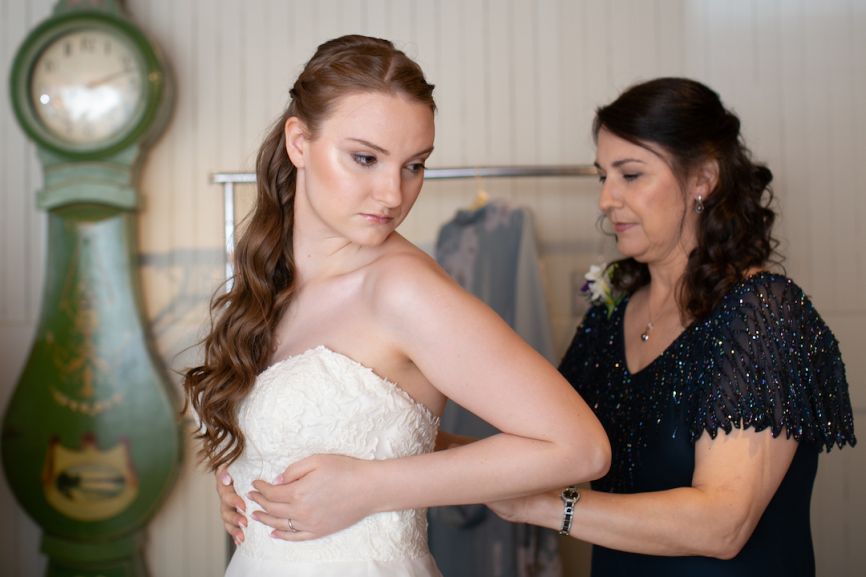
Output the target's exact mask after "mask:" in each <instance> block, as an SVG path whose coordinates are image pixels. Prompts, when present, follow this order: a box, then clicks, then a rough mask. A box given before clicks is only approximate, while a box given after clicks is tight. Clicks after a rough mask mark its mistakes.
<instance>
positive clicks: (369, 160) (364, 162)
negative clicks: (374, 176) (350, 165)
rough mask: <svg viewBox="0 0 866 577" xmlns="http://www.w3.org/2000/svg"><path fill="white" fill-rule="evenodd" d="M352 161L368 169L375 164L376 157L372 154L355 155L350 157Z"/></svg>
mask: <svg viewBox="0 0 866 577" xmlns="http://www.w3.org/2000/svg"><path fill="white" fill-rule="evenodd" d="M352 160H354V161H355V162H357V163H358V164H360V165H361V166H363V167H365V168H369V167H370V166H373V165H374V164H376V157H375V156H373V155H372V154H361V153H355V154H353V155H352Z"/></svg>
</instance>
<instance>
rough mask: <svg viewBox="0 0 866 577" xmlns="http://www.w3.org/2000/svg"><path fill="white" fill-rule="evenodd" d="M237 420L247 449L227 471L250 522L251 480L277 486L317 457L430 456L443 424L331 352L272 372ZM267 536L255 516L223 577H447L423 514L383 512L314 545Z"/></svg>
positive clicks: (318, 351) (307, 355)
mask: <svg viewBox="0 0 866 577" xmlns="http://www.w3.org/2000/svg"><path fill="white" fill-rule="evenodd" d="M238 417H239V424H240V427H241V429H242V430H243V432H244V436H245V438H246V449H245V450H244V453H243V455H241V457H240V458H239V459H238V460H237V461H235V462H234V463H232V465H231V466H230V467H229V471H230V472H231V475H232V477H233V479H234V483H235V489H236V490H237V492H238V494H239V495H241V496H242V497H243V498H244V499H245V500H246V505H247V515H248V516H249V513H251V512H252V511H254V510H256V509H258V508H259V507H258V505H256V503H254V502H252V501H250V500H248V499H247V498H246V494H247V493H248V492H249V491H250V490H251V489H252V482H253V481H254V480H256V479H264V480H266V481H270V480H272V479H274V478H275V477H276V476H277V475H279V474H280V473H282V472H283V470H284V469H285V468H286V467H287V466H288V465H289V464H290V463H293V462H295V461H297V460H299V459H302V458H304V457H307V456H309V455H313V454H317V453H336V454H341V455H350V456H352V457H358V458H361V459H390V458H394V457H403V456H407V455H417V454H420V453H427V452H430V451H432V450H433V445H434V443H435V439H436V433H437V430H438V427H439V419H438V418H437V417H436V416H434V415H433V414H432V413H430V411H429V410H428V409H427V408H426V407H424V406H423V405H421V404H420V403H417V402H416V401H414V400H413V399H412V398H411V397H410V396H409V395H408V394H406V392H405V391H403V390H402V389H400V388H399V387H398V386H397V385H395V384H394V383H392V382H390V381H387V380H385V379H383V378H381V377H379V376H378V375H376V374H375V373H374V372H373V371H372V370H370V369H369V368H367V367H365V366H363V365H361V364H360V363H358V362H356V361H354V360H352V359H351V358H349V357H347V356H345V355H342V354H340V353H336V352H334V351H332V350H330V349H328V348H326V347H324V346H320V347H316V348H314V349H310V350H308V351H306V352H304V353H301V354H299V355H296V356H293V357H289V358H287V359H285V360H283V361H280V362H278V363H276V364H274V365H272V366H271V367H269V368H268V369H267V370H265V371H264V372H263V373H262V374H261V375H259V377H258V379H257V380H256V383H255V386H254V387H253V390H252V392H251V393H250V394H249V396H248V397H247V398H246V399H244V401H243V402H242V403H241V406H240V408H239V413H238ZM345 498H349V499H350V498H351V496H347V497H345ZM270 532H271V529H270V527H267V526H266V525H263V524H261V523H259V522H257V521H256V520H255V519H252V518H249V526H248V527H247V528H246V529H245V530H244V542H243V543H242V544H241V545H240V546H239V547H238V549H237V551H236V552H235V554H234V556H233V557H232V560H231V563H229V567H228V569H227V570H226V577H241V576H243V577H441V574H440V573H439V570H438V569H437V568H436V564H435V563H434V561H433V558H432V557H431V556H430V551H429V549H428V548H427V519H426V510H424V509H417V510H406V511H395V512H389V513H377V514H374V515H371V516H369V517H367V518H365V519H362V520H361V521H359V522H358V523H356V524H355V525H353V526H351V527H349V528H347V529H344V530H343V531H340V532H338V533H334V534H333V535H329V536H327V537H323V538H321V539H316V540H313V541H304V542H299V543H290V542H287V541H282V540H279V539H274V538H272V537H271V536H270Z"/></svg>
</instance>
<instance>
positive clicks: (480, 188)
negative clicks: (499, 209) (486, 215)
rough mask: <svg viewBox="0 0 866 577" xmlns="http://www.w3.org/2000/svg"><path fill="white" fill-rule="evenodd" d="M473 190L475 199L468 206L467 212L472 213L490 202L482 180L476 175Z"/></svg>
mask: <svg viewBox="0 0 866 577" xmlns="http://www.w3.org/2000/svg"><path fill="white" fill-rule="evenodd" d="M475 188H476V190H475V198H474V199H472V204H470V205H469V210H471V211H473V212H474V211H476V210H479V209H482V208H484V207H485V206H487V203H488V202H490V194H488V192H487V191H486V190H485V189H484V179H483V178H482V177H481V176H479V175H477V174H476V175H475Z"/></svg>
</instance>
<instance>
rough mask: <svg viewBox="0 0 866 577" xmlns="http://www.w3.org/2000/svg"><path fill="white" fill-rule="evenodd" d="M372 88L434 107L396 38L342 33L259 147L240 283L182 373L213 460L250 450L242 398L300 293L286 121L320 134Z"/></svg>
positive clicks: (314, 62) (311, 67)
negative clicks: (339, 108) (345, 102)
mask: <svg viewBox="0 0 866 577" xmlns="http://www.w3.org/2000/svg"><path fill="white" fill-rule="evenodd" d="M371 92H378V93H384V94H400V95H403V96H407V97H409V98H411V99H413V100H414V101H416V102H420V103H422V104H426V105H428V106H430V108H431V110H434V111H435V109H436V105H435V102H434V100H433V85H432V84H429V83H428V82H427V81H426V79H425V78H424V73H423V72H422V70H421V68H420V67H419V66H418V64H417V63H415V62H414V61H413V60H411V59H410V58H409V57H408V56H406V54H404V53H403V52H401V51H400V50H397V49H396V48H395V47H394V46H393V44H391V42H389V41H387V40H383V39H380V38H371V37H368V36H359V35H348V36H342V37H340V38H336V39H334V40H330V41H328V42H325V43H324V44H322V45H320V46H319V48H318V50H317V51H316V53H315V54H314V55H313V57H312V58H311V59H310V61H309V62H307V64H306V66H305V67H304V70H303V71H302V72H301V74H300V76H298V79H297V80H296V81H295V84H294V86H293V87H292V89H291V90H290V91H289V95H290V102H289V105H288V107H287V108H286V110H285V111H284V112H283V114H282V115H281V116H280V118H279V119H278V120H277V121H276V122H275V123H274V125H273V127H272V128H271V130H270V132H269V133H268V135H267V137H266V138H265V140H264V142H263V143H262V145H261V147H260V149H259V153H258V156H257V158H256V186H257V195H256V206H255V210H254V211H253V214H252V217H251V218H250V220H249V223H248V225H247V227H246V229H245V232H244V233H243V235H242V236H241V238H240V240H239V241H238V245H237V248H236V249H235V265H236V266H235V271H236V272H235V276H234V279H233V280H234V283H233V284H232V287H231V290H229V291H228V292H227V293H224V294H218V295H217V296H215V298H214V299H213V301H212V302H211V317H212V318H211V330H210V333H209V334H208V335H207V337H206V338H205V339H204V355H205V356H204V361H203V363H202V364H201V365H200V366H198V367H193V368H191V369H189V370H188V371H186V373H185V375H184V380H183V386H184V391H185V392H186V403H187V404H188V405H191V406H192V408H193V409H194V410H195V412H196V413H197V414H198V416H199V419H200V426H199V429H198V434H197V435H196V437H197V438H198V439H200V440H201V441H202V449H201V454H202V456H203V457H204V459H205V460H206V461H207V462H208V464H209V465H210V466H211V467H212V468H217V467H219V466H221V465H226V464H229V463H231V462H232V461H234V460H235V459H237V458H238V457H239V456H240V455H241V453H242V452H243V449H244V445H245V440H244V436H243V433H242V432H241V430H240V428H239V426H238V420H237V407H238V404H239V403H240V402H241V401H242V400H243V399H244V397H246V396H247V394H249V391H250V390H251V389H252V386H253V383H254V382H255V379H256V376H257V375H258V374H259V373H260V372H261V371H262V370H264V369H265V368H266V366H267V363H268V362H269V361H270V356H271V352H272V351H273V333H274V330H275V328H276V325H277V322H278V321H279V320H280V317H281V316H282V314H283V312H284V311H285V310H286V307H287V306H288V305H289V303H290V302H291V300H292V297H293V296H294V292H295V263H294V255H293V254H292V233H293V229H294V198H295V177H296V175H297V170H296V169H295V166H294V165H293V164H292V163H291V161H290V160H289V156H288V153H287V151H286V138H285V133H284V130H285V129H284V127H285V124H286V121H287V120H288V119H289V118H290V117H297V118H299V119H301V120H302V121H303V122H304V124H305V125H306V127H307V129H308V130H309V131H310V133H311V136H312V138H315V137H316V136H317V135H318V130H319V128H320V126H321V124H322V122H323V121H325V120H326V119H327V118H328V115H329V114H330V113H331V111H332V110H333V109H334V107H335V106H336V104H337V101H338V100H339V99H340V98H342V97H344V96H347V95H351V94H359V93H371ZM184 409H186V407H184Z"/></svg>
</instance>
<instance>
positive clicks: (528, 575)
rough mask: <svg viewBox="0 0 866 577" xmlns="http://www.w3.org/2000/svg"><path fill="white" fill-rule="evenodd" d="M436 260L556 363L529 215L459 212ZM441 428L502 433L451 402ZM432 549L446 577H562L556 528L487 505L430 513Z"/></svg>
mask: <svg viewBox="0 0 866 577" xmlns="http://www.w3.org/2000/svg"><path fill="white" fill-rule="evenodd" d="M436 260H437V261H438V262H439V264H440V265H441V266H442V268H444V269H445V270H446V271H447V272H448V274H450V275H451V276H452V277H453V278H454V279H455V280H456V281H457V282H458V283H459V284H460V286H462V287H463V288H465V289H466V290H468V291H469V292H471V293H472V294H474V295H475V296H477V297H478V298H480V299H481V300H483V301H484V302H486V303H487V304H488V305H489V306H490V307H491V308H492V309H493V310H494V311H496V313H497V314H499V316H501V317H502V318H503V319H504V320H505V321H506V322H507V323H508V324H509V325H511V328H513V329H514V330H515V331H516V332H517V334H519V335H520V336H521V337H522V338H523V339H524V340H526V341H527V342H528V343H529V344H530V345H531V346H532V347H534V348H535V349H536V350H537V351H538V352H539V353H541V354H542V355H543V356H544V357H546V358H547V359H548V360H550V361H551V362H554V361H555V358H554V350H553V340H552V338H551V330H550V320H549V317H548V314H547V306H546V303H545V297H544V287H543V284H542V281H541V274H540V272H541V271H540V264H539V260H538V250H537V247H536V243H535V235H534V231H533V226H532V215H531V214H530V213H529V211H528V210H527V209H525V208H512V207H510V206H509V205H508V204H506V203H505V202H502V201H492V202H490V203H488V204H486V205H484V206H483V207H481V208H479V209H477V210H461V211H459V212H458V213H457V214H456V215H455V216H454V218H453V219H452V220H451V221H450V222H448V223H446V224H445V225H443V226H442V228H441V229H440V231H439V236H438V239H437V241H436ZM441 426H442V429H443V430H445V431H448V432H451V433H455V434H459V435H467V436H472V437H479V438H481V437H488V436H490V435H493V434H495V433H497V432H498V431H497V430H496V429H495V428H493V427H492V426H490V425H489V424H488V423H486V422H484V421H483V420H481V419H479V418H478V417H476V416H475V415H473V414H472V413H470V412H469V411H467V410H465V409H463V408H462V407H459V406H457V405H455V404H454V403H451V402H449V403H448V404H447V406H446V408H445V412H444V414H443V416H442V420H441ZM429 519H430V525H429V534H430V550H431V552H432V553H433V556H434V558H435V559H436V562H437V564H438V565H439V567H440V569H441V570H442V573H443V574H444V575H447V576H448V577H559V576H560V575H561V574H562V568H561V562H560V559H559V548H558V543H559V541H558V538H557V536H556V534H555V532H553V531H549V530H546V529H541V528H539V527H535V526H532V525H522V524H514V523H508V522H506V521H503V520H502V519H500V518H499V517H497V516H496V515H495V514H494V513H493V512H492V511H490V510H489V509H488V508H487V507H485V506H484V505H466V506H459V507H439V508H436V509H431V510H430V512H429Z"/></svg>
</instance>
